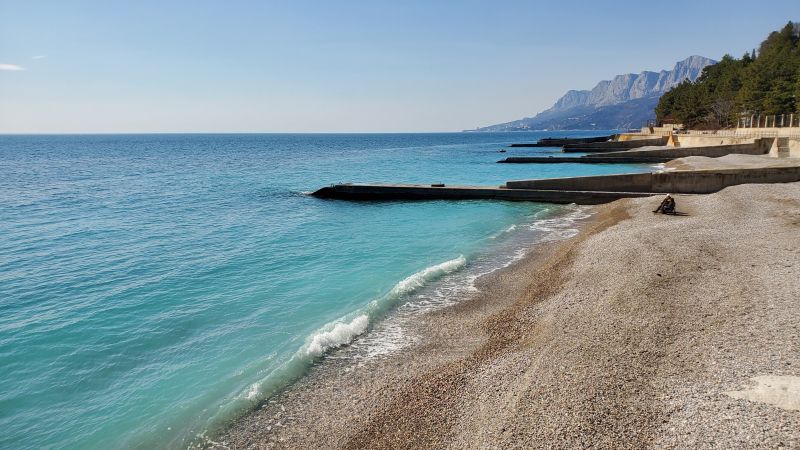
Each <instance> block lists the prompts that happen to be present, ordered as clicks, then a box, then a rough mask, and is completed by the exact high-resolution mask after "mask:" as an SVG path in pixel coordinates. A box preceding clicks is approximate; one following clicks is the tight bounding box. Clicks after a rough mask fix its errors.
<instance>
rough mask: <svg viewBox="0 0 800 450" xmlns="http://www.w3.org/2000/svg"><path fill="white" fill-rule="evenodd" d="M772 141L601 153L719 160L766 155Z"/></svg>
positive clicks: (647, 148)
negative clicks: (703, 157)
mask: <svg viewBox="0 0 800 450" xmlns="http://www.w3.org/2000/svg"><path fill="white" fill-rule="evenodd" d="M773 141H774V139H772V138H766V139H755V140H754V141H753V142H750V143H745V144H729V145H708V146H693V147H669V146H646V147H641V148H635V149H631V150H624V151H618V152H609V153H603V156H604V157H610V158H617V157H619V158H633V157H642V158H648V157H651V158H670V159H676V158H685V157H687V156H706V157H708V158H719V157H721V156H726V155H730V154H739V155H766V154H767V153H769V151H770V148H771V146H772V145H773Z"/></svg>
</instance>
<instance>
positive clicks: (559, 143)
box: [509, 134, 617, 147]
mask: <svg viewBox="0 0 800 450" xmlns="http://www.w3.org/2000/svg"><path fill="white" fill-rule="evenodd" d="M616 136H617V135H615V134H611V135H608V136H594V137H584V138H544V139H539V141H538V142H535V143H532V144H511V145H509V147H563V146H564V145H567V144H590V143H594V142H606V141H608V140H610V139H614V138H615V137H616Z"/></svg>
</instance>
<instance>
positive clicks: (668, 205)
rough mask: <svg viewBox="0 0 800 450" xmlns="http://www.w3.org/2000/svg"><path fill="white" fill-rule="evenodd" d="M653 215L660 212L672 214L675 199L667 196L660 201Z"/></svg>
mask: <svg viewBox="0 0 800 450" xmlns="http://www.w3.org/2000/svg"><path fill="white" fill-rule="evenodd" d="M653 212H654V213H657V212H660V213H662V214H674V213H675V199H674V198H672V196H671V195H668V196H667V197H666V198H664V200H662V201H661V204H660V205H658V208H656V210H655V211H653Z"/></svg>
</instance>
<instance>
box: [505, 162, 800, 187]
mask: <svg viewBox="0 0 800 450" xmlns="http://www.w3.org/2000/svg"><path fill="white" fill-rule="evenodd" d="M795 181H800V166H798V167H779V168H778V167H769V168H758V169H721V170H691V171H689V170H687V171H674V172H659V173H636V174H623V175H601V176H592V177H571V178H551V179H544V180H524V181H509V182H507V183H506V187H508V188H509V189H540V190H548V189H554V190H558V189H563V190H577V191H625V192H660V193H668V192H672V193H679V194H709V193H712V192H717V191H719V190H721V189H724V188H726V187H728V186H735V185H737V184H746V183H787V182H795Z"/></svg>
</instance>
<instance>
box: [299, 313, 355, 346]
mask: <svg viewBox="0 0 800 450" xmlns="http://www.w3.org/2000/svg"><path fill="white" fill-rule="evenodd" d="M368 326H369V317H367V315H366V314H361V315H359V316H356V317H355V318H354V319H353V320H351V321H349V322H336V323H332V324H329V325H328V326H327V327H325V328H324V329H323V330H320V331H318V332H317V333H315V334H313V335H312V336H311V339H310V340H309V342H308V344H307V345H306V346H305V353H306V355H309V356H322V354H323V353H325V352H326V351H328V350H330V349H334V348H337V347H341V346H342V345H345V344H348V343H350V342H351V341H352V340H353V339H355V338H356V336H358V335H360V334H362V333H364V332H365V331H367V327H368Z"/></svg>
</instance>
